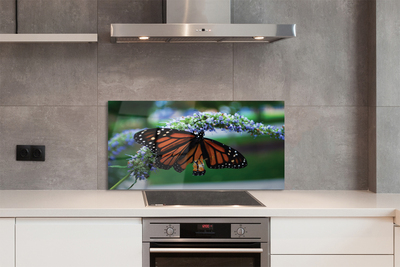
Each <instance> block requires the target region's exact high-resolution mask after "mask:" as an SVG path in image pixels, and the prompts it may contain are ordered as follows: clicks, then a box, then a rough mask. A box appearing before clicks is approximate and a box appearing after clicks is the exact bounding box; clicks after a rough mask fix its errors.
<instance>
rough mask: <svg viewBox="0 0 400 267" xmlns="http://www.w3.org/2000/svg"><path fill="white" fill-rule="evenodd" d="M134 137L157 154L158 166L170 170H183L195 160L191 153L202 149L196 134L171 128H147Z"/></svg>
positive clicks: (156, 162)
mask: <svg viewBox="0 0 400 267" xmlns="http://www.w3.org/2000/svg"><path fill="white" fill-rule="evenodd" d="M134 139H135V141H136V142H137V143H138V144H141V145H143V146H146V147H148V148H149V149H150V150H151V151H152V152H153V153H155V154H156V160H155V165H156V167H157V168H160V169H164V170H169V169H170V168H171V167H174V169H175V170H176V171H177V172H182V171H183V170H184V169H185V168H186V166H187V165H188V164H189V163H191V162H193V157H192V156H191V155H192V154H193V153H195V152H196V151H198V150H199V149H200V147H199V145H197V144H196V135H194V134H192V133H190V132H186V131H179V130H174V129H169V128H153V129H146V130H143V131H140V132H137V133H136V134H135V136H134ZM197 153H198V152H197ZM195 154H196V153H195Z"/></svg>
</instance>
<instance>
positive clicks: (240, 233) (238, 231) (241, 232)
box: [236, 227, 245, 235]
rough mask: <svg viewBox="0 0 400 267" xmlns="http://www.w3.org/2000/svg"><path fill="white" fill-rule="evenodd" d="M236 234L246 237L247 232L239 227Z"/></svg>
mask: <svg viewBox="0 0 400 267" xmlns="http://www.w3.org/2000/svg"><path fill="white" fill-rule="evenodd" d="M236 232H237V233H238V235H244V232H245V230H244V228H243V227H239V228H238V229H237V230H236Z"/></svg>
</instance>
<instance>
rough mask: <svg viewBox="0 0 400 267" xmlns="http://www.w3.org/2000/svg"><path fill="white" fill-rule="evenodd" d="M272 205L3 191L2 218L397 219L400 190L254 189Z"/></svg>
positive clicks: (111, 193) (399, 216)
mask: <svg viewBox="0 0 400 267" xmlns="http://www.w3.org/2000/svg"><path fill="white" fill-rule="evenodd" d="M250 193H251V194H252V195H253V196H255V197H256V198H257V199H258V200H259V201H261V202H262V203H263V204H264V205H265V206H266V207H242V206H236V207H235V206H219V207H218V206H214V207H210V206H168V207H146V206H145V205H144V201H143V197H142V192H141V191H122V190H121V191H100V190H96V191H88V190H70V191H55V190H54V191H31V190H16V191H15V190H3V191H1V190H0V217H193V216H202V217H206V216H210V217H217V216H218V217H229V216H232V217H239V216H242V217H250V216H263V217H264V216H265V217H321V216H322V217H380V216H390V217H395V216H396V215H397V217H396V223H397V224H400V194H375V193H371V192H368V191H289V190H283V191H250Z"/></svg>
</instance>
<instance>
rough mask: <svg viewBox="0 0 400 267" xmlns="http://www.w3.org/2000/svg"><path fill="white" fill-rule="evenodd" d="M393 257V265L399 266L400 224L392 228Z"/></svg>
mask: <svg viewBox="0 0 400 267" xmlns="http://www.w3.org/2000/svg"><path fill="white" fill-rule="evenodd" d="M394 240H395V244H394V248H395V251H394V259H395V264H394V266H395V267H400V226H396V227H395V228H394Z"/></svg>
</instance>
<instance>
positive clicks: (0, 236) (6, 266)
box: [0, 218, 15, 267]
mask: <svg viewBox="0 0 400 267" xmlns="http://www.w3.org/2000/svg"><path fill="white" fill-rule="evenodd" d="M14 236H15V218H0V266H1V267H14V266H15V263H14V247H15V243H14Z"/></svg>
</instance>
